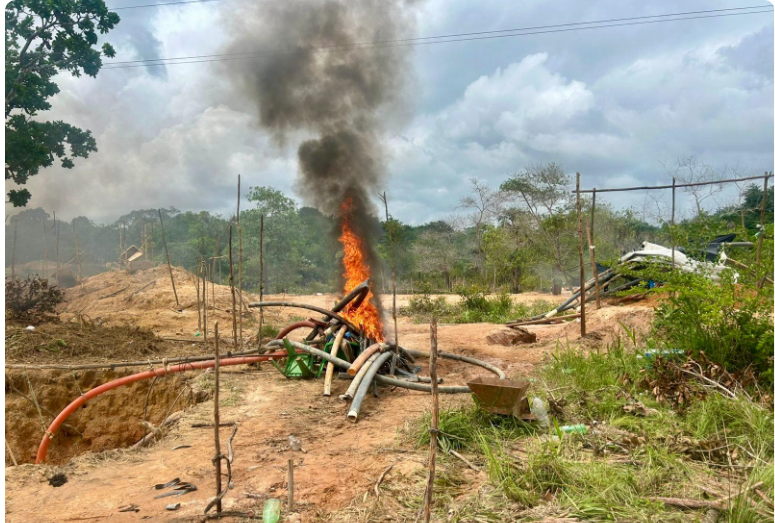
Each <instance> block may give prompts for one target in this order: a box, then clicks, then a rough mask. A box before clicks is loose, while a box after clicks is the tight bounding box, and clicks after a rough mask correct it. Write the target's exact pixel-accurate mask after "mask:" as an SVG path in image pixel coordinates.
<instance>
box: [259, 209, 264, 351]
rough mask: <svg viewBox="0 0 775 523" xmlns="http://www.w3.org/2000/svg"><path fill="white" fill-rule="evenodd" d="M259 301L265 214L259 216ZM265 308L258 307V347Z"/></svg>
mask: <svg viewBox="0 0 775 523" xmlns="http://www.w3.org/2000/svg"><path fill="white" fill-rule="evenodd" d="M258 301H264V215H263V214H262V215H261V217H260V218H259V227H258ZM263 330H264V308H263V307H261V308H260V309H258V348H259V349H260V348H261V340H262V338H263V337H264V334H263Z"/></svg>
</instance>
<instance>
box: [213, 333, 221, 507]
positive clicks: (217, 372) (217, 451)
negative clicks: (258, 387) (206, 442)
mask: <svg viewBox="0 0 775 523" xmlns="http://www.w3.org/2000/svg"><path fill="white" fill-rule="evenodd" d="M220 366H221V364H220V354H219V352H218V322H217V321H216V322H215V366H214V368H213V371H214V373H215V392H213V402H214V405H213V423H214V424H215V457H214V458H213V463H215V495H216V496H219V495H220V494H221V457H222V456H221V435H220V433H219V430H220V425H221V413H220V410H219V407H220V397H219V396H220V388H221V368H220ZM221 510H222V507H221V501H220V500H219V501H218V503H217V505H216V506H215V511H216V512H220V511H221Z"/></svg>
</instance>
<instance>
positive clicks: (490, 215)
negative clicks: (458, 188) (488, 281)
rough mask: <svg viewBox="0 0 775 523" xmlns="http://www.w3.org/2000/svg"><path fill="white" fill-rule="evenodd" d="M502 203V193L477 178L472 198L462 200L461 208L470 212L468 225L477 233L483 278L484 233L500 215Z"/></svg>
mask: <svg viewBox="0 0 775 523" xmlns="http://www.w3.org/2000/svg"><path fill="white" fill-rule="evenodd" d="M502 201H503V198H502V195H501V194H500V192H498V191H494V190H492V189H491V188H490V186H489V185H487V183H485V182H483V181H480V180H477V179H475V178H474V179H472V180H471V196H465V197H464V198H461V199H460V205H459V207H460V208H462V209H466V210H467V211H470V213H469V214H468V216H467V219H468V223H469V224H470V226H471V227H473V228H474V231H476V250H477V254H478V264H479V269H480V270H481V271H482V277H484V275H485V262H486V260H485V243H484V231H485V229H486V226H487V224H489V223H490V222H491V221H492V220H494V219H495V217H496V216H497V215H498V212H499V211H500V208H501V203H502Z"/></svg>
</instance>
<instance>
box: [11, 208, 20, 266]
mask: <svg viewBox="0 0 775 523" xmlns="http://www.w3.org/2000/svg"><path fill="white" fill-rule="evenodd" d="M18 228H19V218H17V217H16V216H14V217H13V247H12V250H11V278H16V230H17V229H18Z"/></svg>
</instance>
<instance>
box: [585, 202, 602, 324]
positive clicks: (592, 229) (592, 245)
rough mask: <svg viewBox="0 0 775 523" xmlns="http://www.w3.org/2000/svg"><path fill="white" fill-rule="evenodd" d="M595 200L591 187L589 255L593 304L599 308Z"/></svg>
mask: <svg viewBox="0 0 775 523" xmlns="http://www.w3.org/2000/svg"><path fill="white" fill-rule="evenodd" d="M596 202H597V188H596V187H593V188H592V212H591V214H590V217H589V233H588V236H589V256H590V262H591V263H592V274H594V275H595V305H597V308H598V309H599V308H600V306H601V305H600V282H599V281H598V278H597V263H596V262H595V205H596Z"/></svg>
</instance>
